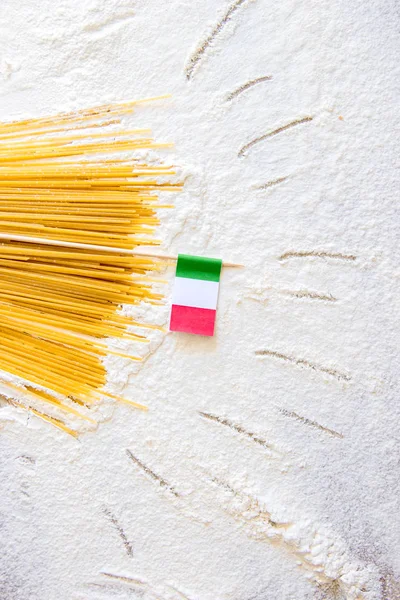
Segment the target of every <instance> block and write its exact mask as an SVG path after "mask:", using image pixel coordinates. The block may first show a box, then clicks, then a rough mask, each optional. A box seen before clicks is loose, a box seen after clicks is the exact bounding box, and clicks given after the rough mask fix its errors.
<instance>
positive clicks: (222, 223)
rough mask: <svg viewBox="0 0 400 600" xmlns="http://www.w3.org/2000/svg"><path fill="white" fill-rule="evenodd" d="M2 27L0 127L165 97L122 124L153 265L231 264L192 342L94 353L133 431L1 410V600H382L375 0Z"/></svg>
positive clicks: (210, 8) (392, 152)
mask: <svg viewBox="0 0 400 600" xmlns="http://www.w3.org/2000/svg"><path fill="white" fill-rule="evenodd" d="M1 11H2V21H1V40H2V48H1V55H0V60H1V75H2V79H3V81H2V88H1V116H2V117H3V118H7V117H21V116H23V115H26V116H33V115H38V114H45V113H52V112H54V111H57V110H66V109H72V108H78V107H81V106H85V105H92V104H94V103H97V102H98V103H102V102H105V101H109V100H110V101H111V100H123V99H130V98H135V97H144V96H153V95H158V94H162V93H165V92H171V93H172V94H173V99H172V100H171V101H168V102H166V103H164V104H158V105H157V106H156V105H154V106H152V107H146V108H143V109H141V110H140V111H139V112H138V113H137V114H136V116H135V117H134V118H133V119H132V122H134V123H135V125H138V126H143V127H145V126H148V125H150V126H151V127H153V130H154V134H155V136H156V137H157V138H158V139H165V140H171V141H174V142H175V144H176V147H175V150H174V152H173V160H174V162H175V163H177V164H179V165H181V168H182V174H183V177H184V178H185V181H186V185H185V191H184V192H183V193H182V194H180V195H179V197H177V198H176V209H175V210H174V211H171V212H170V213H168V214H167V215H165V216H164V217H163V225H162V227H161V228H160V232H159V233H160V237H161V238H162V239H163V249H164V250H165V251H166V252H168V253H176V252H178V251H180V252H187V253H193V254H204V255H206V256H221V257H223V258H225V259H227V260H235V261H238V262H243V263H245V269H243V270H241V271H237V270H224V271H223V274H222V279H221V288H220V296H219V311H218V320H217V332H216V336H215V337H214V338H213V339H204V338H193V337H189V336H185V335H181V334H169V335H167V336H165V337H164V338H162V339H160V338H158V339H154V341H153V342H152V344H151V347H150V355H149V357H148V359H147V360H146V361H144V362H143V363H142V364H141V367H140V369H139V370H138V371H137V372H136V373H135V372H134V371H133V370H132V368H131V365H129V363H126V362H125V361H122V362H121V361H119V360H117V359H112V360H110V386H114V389H116V390H118V391H119V392H121V391H122V390H124V393H125V394H126V395H128V397H130V398H132V399H133V400H136V401H139V402H144V403H146V404H147V405H148V406H149V408H150V410H149V412H148V413H147V414H144V413H140V412H135V411H133V410H132V409H130V408H128V407H124V406H119V407H117V408H116V410H115V411H114V414H113V417H112V419H111V420H107V421H106V422H104V423H103V424H102V425H101V426H100V427H99V429H98V431H97V432H96V433H89V434H86V435H84V436H82V437H81V438H80V440H79V441H75V440H73V439H71V438H69V437H67V436H65V435H64V434H62V433H61V432H58V431H56V430H54V429H53V428H51V427H50V426H48V425H46V424H44V423H42V422H40V421H38V420H37V419H35V418H34V417H31V418H28V417H27V415H26V413H20V412H18V411H16V409H14V408H13V409H11V408H4V409H2V410H1V413H0V418H1V425H2V430H1V435H0V444H1V456H2V460H1V494H0V497H1V519H2V523H1V541H2V545H3V548H2V554H1V556H2V558H1V577H0V591H1V594H0V595H1V597H2V598H4V599H5V600H11V599H12V600H28V599H29V600H36V599H38V600H39V599H40V600H53V599H56V598H57V599H59V600H110V599H111V598H116V599H121V600H125V599H129V598H144V599H145V600H147V599H153V598H162V599H164V600H179V599H189V600H214V599H216V598H218V599H221V600H224V599H226V600H228V599H232V600H264V599H270V598H274V599H275V598H276V599H277V600H281V599H282V600H306V599H307V600H308V599H315V600H319V599H321V600H322V599H323V598H327V599H328V600H337V599H340V598H347V599H349V600H352V599H354V598H365V599H368V600H369V599H376V600H379V599H383V598H387V599H388V600H395V599H396V598H398V597H399V593H400V592H399V578H400V565H399V552H398V539H399V520H398V512H399V510H398V496H399V486H398V471H396V469H398V447H397V446H396V444H397V441H398V419H399V404H398V389H397V373H398V367H399V365H398V364H397V362H398V361H397V360H396V346H398V341H397V336H398V316H397V315H398V309H399V307H398V299H397V297H396V289H398V267H397V265H398V258H399V257H398V245H399V243H398V242H399V240H398V233H397V231H398V225H397V223H396V218H397V220H398V215H396V201H397V198H396V193H397V190H398V184H399V176H398V171H396V170H395V163H396V161H397V156H398V150H399V148H398V145H399V144H398V140H397V137H398V136H397V135H396V133H395V129H396V127H397V123H398V120H399V114H398V112H399V111H398V97H399V89H398V79H399V73H398V66H397V63H398V59H397V52H398V44H399V39H398V37H399V36H398V34H397V33H396V31H397V30H398V20H399V18H400V15H399V12H398V9H397V7H396V5H395V3H394V2H393V3H386V4H385V5H384V6H383V5H382V3H379V2H372V3H371V2H370V3H364V2H359V1H357V2H353V3H344V2H333V3H331V2H327V1H325V0H323V1H322V2H319V3H317V4H315V6H313V7H312V8H311V7H310V6H305V5H304V6H302V5H301V3H298V2H295V1H294V0H284V1H283V2H280V3H267V2H265V1H264V0H253V1H251V0H248V1H242V2H233V3H231V4H229V3H225V2H218V3H215V2H212V1H211V0H209V1H208V2H191V3H187V2H183V1H181V0H173V1H172V2H169V3H168V4H165V3H160V2H157V1H156V0H148V1H146V2H137V3H135V2H132V1H125V2H124V1H117V0H109V1H108V2H102V1H100V0H92V1H90V0H85V1H83V2H80V3H78V4H77V3H76V2H74V1H73V0H69V1H68V2H67V1H65V0H61V1H60V2H58V3H56V4H54V3H53V2H50V1H49V0H46V1H43V2H41V3H40V11H39V10H38V6H37V3H34V2H33V1H32V0H23V1H22V2H19V3H15V2H12V1H11V0H7V1H6V2H5V3H3V6H2V8H1ZM258 80H259V81H258ZM396 230H397V231H396ZM167 277H168V278H169V279H170V283H171V285H172V278H173V269H172V268H170V269H169V270H168V271H167ZM171 285H170V286H169V287H167V289H166V293H167V297H168V299H169V300H170V297H171ZM141 310H143V311H146V313H147V314H148V310H149V309H147V308H145V307H144V308H143V309H141ZM150 310H152V309H150ZM154 319H155V320H156V321H157V322H164V323H167V320H168V311H167V309H165V310H164V309H160V310H159V311H158V313H157V314H155V315H154Z"/></svg>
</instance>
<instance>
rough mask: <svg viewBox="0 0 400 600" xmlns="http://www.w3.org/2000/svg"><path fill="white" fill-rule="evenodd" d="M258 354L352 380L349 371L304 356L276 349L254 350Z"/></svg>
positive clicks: (337, 377) (341, 378)
mask: <svg viewBox="0 0 400 600" xmlns="http://www.w3.org/2000/svg"><path fill="white" fill-rule="evenodd" d="M254 354H255V355H256V356H261V357H263V356H268V357H271V358H278V359H280V360H283V361H285V362H290V363H292V364H295V365H299V366H300V367H306V368H308V369H312V370H313V371H319V372H320V373H326V374H327V375H331V376H332V377H334V378H335V379H337V380H338V381H351V375H349V374H348V373H343V372H341V371H339V370H337V369H333V368H331V367H324V366H321V365H317V364H316V363H313V362H310V361H309V360H306V359H304V358H296V357H294V356H290V355H288V354H282V353H281V352H276V351H275V350H256V351H255V352H254Z"/></svg>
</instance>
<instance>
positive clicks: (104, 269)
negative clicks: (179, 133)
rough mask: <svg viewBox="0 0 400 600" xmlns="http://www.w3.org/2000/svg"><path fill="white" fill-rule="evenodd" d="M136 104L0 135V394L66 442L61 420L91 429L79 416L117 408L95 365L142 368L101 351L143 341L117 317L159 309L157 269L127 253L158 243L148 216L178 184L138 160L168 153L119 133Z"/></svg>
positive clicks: (169, 173)
mask: <svg viewBox="0 0 400 600" xmlns="http://www.w3.org/2000/svg"><path fill="white" fill-rule="evenodd" d="M137 104H138V102H130V103H123V104H114V105H104V106H100V107H97V108H92V109H85V110H81V111H78V112H75V113H65V114H61V115H57V116H54V117H45V118H38V119H28V120H24V121H16V122H10V123H1V124H0V231H1V233H2V234H3V235H9V236H10V239H9V240H0V281H1V286H0V341H1V344H0V369H1V370H2V371H4V372H6V373H8V374H11V375H13V376H17V377H18V378H19V379H18V380H17V381H18V385H17V386H16V385H15V384H12V383H10V381H8V378H7V377H2V378H1V385H2V389H3V391H4V390H5V391H4V393H5V394H6V396H7V397H8V398H9V399H11V400H12V401H13V402H14V403H16V404H18V405H19V406H24V407H25V408H28V409H29V410H31V411H32V412H33V413H34V414H36V415H38V416H41V417H42V418H44V419H45V420H47V421H49V422H51V423H52V424H54V425H56V426H58V427H61V429H64V430H65V431H67V432H68V433H73V432H74V429H73V427H72V425H71V424H70V423H69V422H68V418H69V415H73V416H74V418H75V417H77V416H78V415H79V416H80V417H81V418H82V419H85V420H89V421H93V418H92V417H91V416H90V415H89V416H88V410H87V409H88V408H90V407H91V406H93V405H94V404H95V403H97V402H98V401H99V399H100V398H101V397H102V395H104V396H109V397H114V396H112V395H111V394H109V393H106V392H105V391H104V386H105V384H106V379H107V377H106V375H107V374H106V369H105V366H104V364H103V358H104V357H105V356H107V355H108V354H110V353H115V354H117V355H120V356H125V357H126V358H130V359H133V360H140V359H139V357H135V356H129V357H128V356H126V355H125V354H123V353H120V352H117V351H112V350H110V349H109V347H108V345H107V343H106V339H107V338H110V337H118V338H125V339H128V340H132V341H135V342H138V343H141V342H146V341H147V338H146V328H148V327H152V325H151V324H146V323H138V322H134V321H133V320H132V319H130V318H129V317H127V316H124V315H122V314H121V313H120V310H119V309H120V307H121V306H122V305H123V304H128V305H137V304H139V303H141V302H143V301H145V302H149V303H154V304H158V303H160V302H161V301H162V296H161V295H160V294H159V293H157V292H155V291H154V289H153V282H154V280H155V278H154V275H153V276H151V273H154V274H155V275H156V274H157V271H159V270H160V268H161V267H160V263H159V262H158V261H157V260H155V259H151V258H148V257H145V256H139V255H137V256H135V255H133V254H132V253H129V252H126V251H128V250H134V249H135V248H137V247H139V246H143V245H145V246H149V245H157V244H158V243H159V242H158V241H157V240H155V239H154V237H153V236H154V230H155V227H156V226H157V225H158V217H157V209H159V208H161V207H166V206H169V205H166V204H161V203H160V200H159V198H158V192H160V191H166V190H177V189H179V187H180V184H179V183H173V182H172V179H171V178H172V177H173V176H174V175H175V172H174V169H173V168H172V167H171V166H164V165H162V164H161V165H159V164H148V163H147V162H146V161H145V160H143V159H141V158H139V157H138V153H137V152H136V151H138V150H143V149H145V150H148V149H150V148H162V147H165V146H167V144H157V143H155V142H154V141H153V139H152V138H151V137H150V135H149V133H148V131H147V130H140V129H136V130H126V129H123V128H121V127H120V116H121V115H123V114H127V113H131V112H132V111H133V110H134V108H135V107H136V105H137ZM133 152H135V158H132V153H133ZM13 236H14V237H18V236H30V237H34V238H36V239H42V240H44V242H45V241H46V240H56V241H57V243H58V245H57V246H49V245H47V244H45V243H26V242H21V241H16V240H14V241H13ZM63 242H65V243H67V245H66V246H63ZM74 244H78V245H79V244H88V245H97V246H101V247H103V248H104V249H102V250H96V249H93V248H82V247H73V245H74ZM71 245H72V247H71ZM107 248H110V251H107ZM115 249H117V250H118V252H116V251H115ZM131 327H134V329H133V331H132V329H131ZM138 328H141V330H139V331H140V333H138ZM128 402H130V401H128ZM130 403H131V404H133V405H135V406H137V407H139V408H145V407H143V406H142V405H141V404H137V403H135V402H130ZM49 407H51V408H54V407H55V409H56V411H58V412H56V413H50V414H49V413H48V408H49ZM81 407H84V409H85V410H84V411H82V410H80V408H81Z"/></svg>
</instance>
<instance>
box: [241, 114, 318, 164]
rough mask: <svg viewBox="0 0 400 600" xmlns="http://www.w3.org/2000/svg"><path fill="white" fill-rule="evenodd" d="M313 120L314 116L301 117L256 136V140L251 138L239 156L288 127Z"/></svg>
mask: <svg viewBox="0 0 400 600" xmlns="http://www.w3.org/2000/svg"><path fill="white" fill-rule="evenodd" d="M312 120H313V117H303V118H301V119H295V120H294V121H291V122H290V123H287V124H286V125H282V126H281V127H278V128H277V129H273V130H272V131H268V132H267V133H264V134H263V135H260V136H259V137H256V138H254V140H251V142H248V143H247V144H245V145H244V146H242V147H241V148H240V150H239V152H238V157H239V158H242V157H243V156H245V155H246V153H247V152H248V151H249V150H250V148H252V147H253V146H255V145H256V144H259V143H260V142H263V141H264V140H267V139H268V138H270V137H273V136H274V135H278V133H282V132H283V131H287V130H288V129H291V128H292V127H297V126H298V125H302V124H303V123H309V122H310V121H312Z"/></svg>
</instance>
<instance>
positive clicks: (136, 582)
mask: <svg viewBox="0 0 400 600" xmlns="http://www.w3.org/2000/svg"><path fill="white" fill-rule="evenodd" d="M100 574H101V575H104V576H105V577H109V578H110V579H116V580H118V581H122V582H123V583H129V584H131V585H138V586H144V585H146V581H143V579H139V578H135V577H128V576H126V575H115V574H114V573H107V572H106V571H101V573H100Z"/></svg>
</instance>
